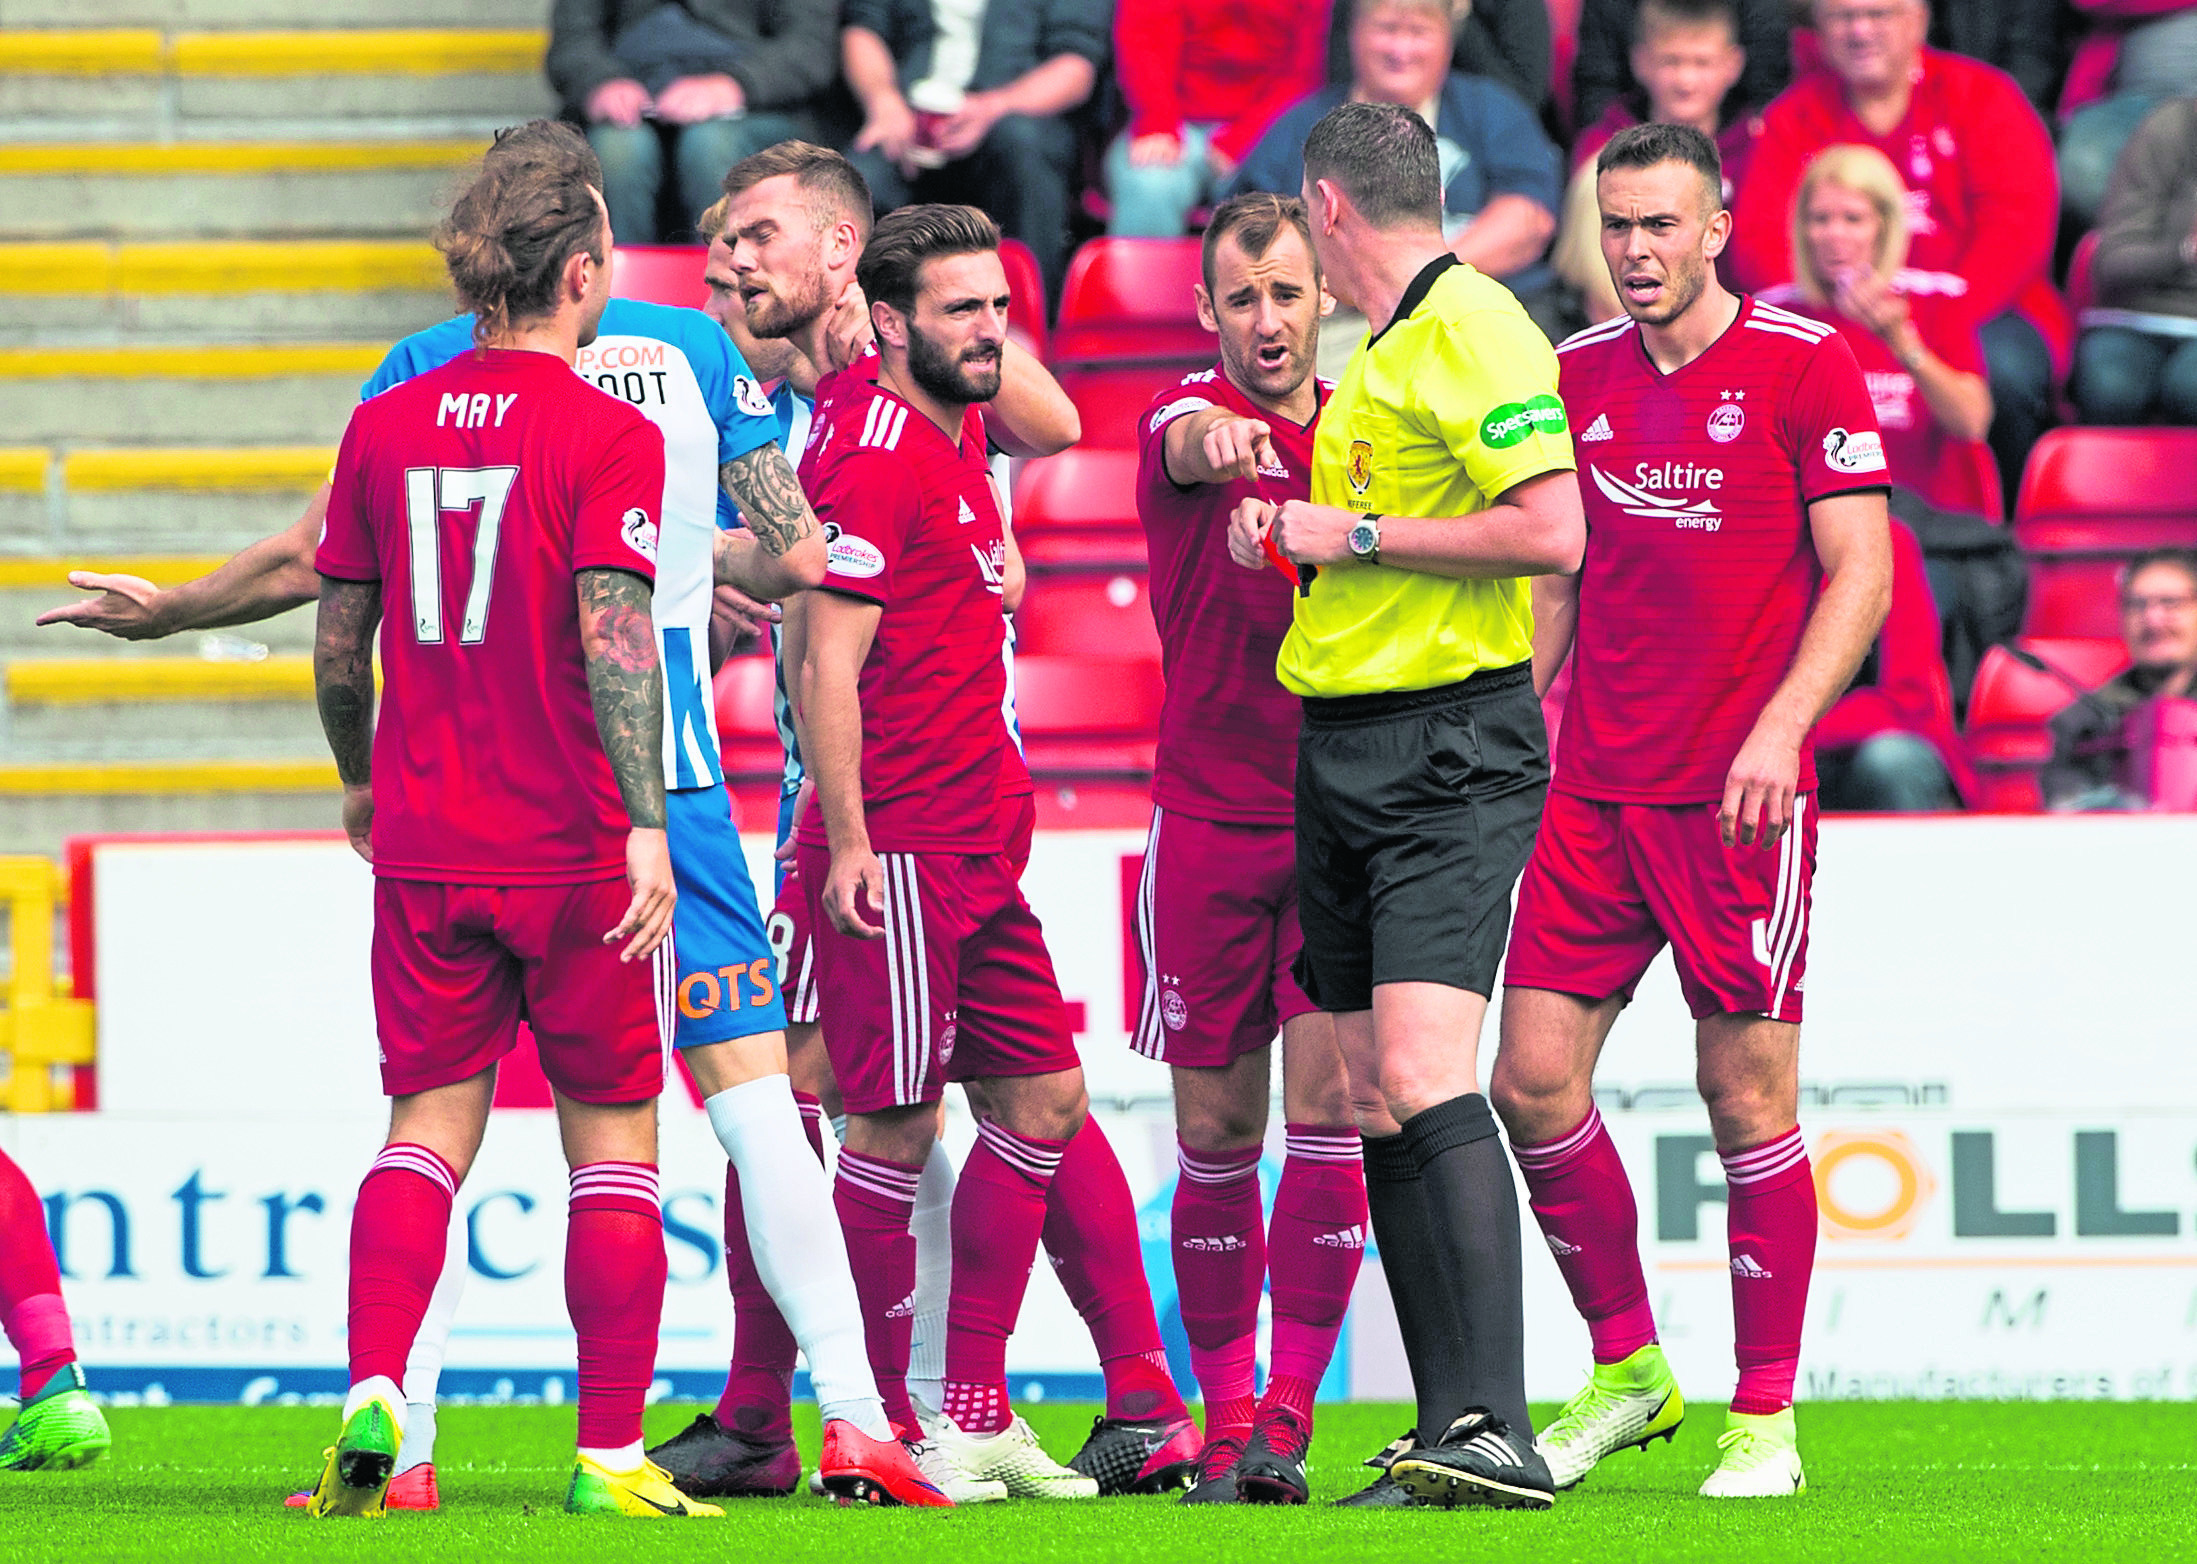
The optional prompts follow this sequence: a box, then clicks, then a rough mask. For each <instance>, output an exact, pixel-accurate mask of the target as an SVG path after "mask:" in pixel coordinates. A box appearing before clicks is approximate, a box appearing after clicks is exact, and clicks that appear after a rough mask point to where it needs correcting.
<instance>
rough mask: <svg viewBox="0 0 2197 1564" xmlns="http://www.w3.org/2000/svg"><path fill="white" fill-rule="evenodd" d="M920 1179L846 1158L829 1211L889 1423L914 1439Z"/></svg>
mask: <svg viewBox="0 0 2197 1564" xmlns="http://www.w3.org/2000/svg"><path fill="white" fill-rule="evenodd" d="M922 1177H923V1164H922V1163H920V1162H918V1163H915V1164H913V1165H912V1166H911V1165H910V1164H908V1163H905V1162H889V1161H887V1160H886V1159H885V1158H883V1157H871V1156H865V1155H864V1154H863V1153H861V1152H859V1151H845V1150H842V1151H841V1152H840V1153H839V1176H838V1177H837V1178H836V1179H835V1180H834V1181H833V1183H832V1203H833V1204H834V1205H835V1206H836V1207H837V1208H838V1210H839V1226H840V1229H841V1230H842V1231H843V1232H844V1233H845V1234H846V1235H847V1262H848V1264H849V1265H850V1266H852V1267H853V1269H854V1290H855V1295H856V1296H857V1297H858V1298H859V1299H860V1300H861V1303H862V1334H863V1339H864V1340H865V1341H866V1342H868V1344H869V1349H870V1372H871V1373H873V1374H875V1375H876V1376H877V1393H878V1395H879V1396H881V1397H882V1398H883V1399H884V1402H885V1415H886V1416H887V1417H889V1418H891V1419H892V1420H893V1421H894V1422H895V1423H898V1424H899V1425H900V1426H901V1427H902V1428H904V1429H906V1430H907V1431H908V1432H909V1433H911V1434H912V1433H914V1432H915V1431H916V1429H917V1426H918V1425H917V1423H916V1416H915V1408H914V1407H913V1406H911V1405H910V1404H909V1402H908V1338H909V1335H910V1333H911V1332H912V1331H913V1330H914V1328H915V1235H914V1234H913V1233H911V1232H909V1231H908V1219H909V1218H910V1217H912V1216H913V1215H914V1214H915V1186H916V1185H917V1183H919V1182H920V1181H921V1180H922ZM1025 1264H1027V1262H1025ZM956 1279H957V1280H958V1277H957V1278H956Z"/></svg>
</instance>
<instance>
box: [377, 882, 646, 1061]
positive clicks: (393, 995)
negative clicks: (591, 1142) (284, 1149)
mask: <svg viewBox="0 0 2197 1564" xmlns="http://www.w3.org/2000/svg"><path fill="white" fill-rule="evenodd" d="M632 900H633V894H632V892H631V891H630V890H629V889H628V888H627V886H626V882H625V879H624V877H623V876H620V877H619V878H617V879H614V880H594V881H590V882H588V883H586V884H584V885H510V886H500V885H449V884H443V883H441V882H434V881H426V880H384V879H377V880H375V881H374V947H373V956H372V971H373V978H374V1020H375V1024H376V1026H377V1027H378V1029H379V1030H380V1033H381V1086H382V1090H383V1091H385V1092H387V1093H388V1094H389V1095H390V1096H392V1097H402V1096H406V1095H409V1094H410V1093H412V1092H421V1091H427V1090H429V1089H430V1088H432V1087H436V1086H448V1085H450V1084H451V1083H452V1082H454V1081H463V1080H466V1079H469V1078H470V1077H472V1076H475V1075H478V1074H480V1073H481V1071H483V1070H485V1069H487V1068H488V1067H489V1066H490V1065H492V1064H494V1063H495V1062H496V1061H497V1060H499V1059H501V1058H502V1057H503V1056H504V1055H505V1054H507V1053H509V1052H510V1051H511V1048H512V1045H513V1044H514V1043H515V1042H516V1041H517V1040H518V1035H519V1019H520V1017H521V1016H522V1015H524V1016H525V1018H526V1020H527V1022H528V1023H529V1024H530V1025H531V1026H532V1027H533V1029H534V1041H535V1044H536V1046H537V1047H538V1048H539V1049H540V1051H541V1060H542V1073H543V1074H544V1075H546V1076H548V1077H549V1082H550V1084H551V1085H552V1086H554V1087H556V1088H557V1090H559V1091H560V1092H563V1093H564V1094H565V1095H566V1096H567V1097H570V1098H573V1099H574V1100H575V1101H578V1102H646V1101H648V1100H649V1099H650V1098H652V1097H655V1096H657V1095H658V1094H659V1093H661V1092H662V1091H663V1089H664V1071H665V1069H666V1068H667V1067H668V1065H669V1062H670V1052H671V1017H672V1014H673V1012H672V1008H671V1006H672V996H671V985H672V981H673V974H674V972H675V971H676V968H675V966H674V964H673V953H672V948H671V941H670V940H668V939H667V940H665V941H664V942H663V944H661V945H659V946H657V947H656V950H655V953H654V954H653V955H651V956H650V957H649V958H648V959H647V960H646V961H633V962H624V961H620V960H619V959H618V952H619V950H620V949H622V948H623V943H622V942H621V943H620V944H618V945H605V944H604V943H603V935H604V934H605V933H606V932H608V931H609V930H611V929H614V928H616V927H617V926H618V920H619V919H620V918H622V917H624V916H625V911H626V908H627V906H628V905H630V904H631V902H632Z"/></svg>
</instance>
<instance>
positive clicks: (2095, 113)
mask: <svg viewBox="0 0 2197 1564" xmlns="http://www.w3.org/2000/svg"><path fill="white" fill-rule="evenodd" d="M2075 7H2076V9H2077V10H2079V11H2082V12H2083V13H2084V14H2085V15H2087V16H2090V17H2093V18H2095V19H2096V21H2097V23H2098V24H2099V31H2098V34H2097V35H2094V36H2102V37H2106V38H2110V39H2113V40H2114V42H2113V43H2112V44H2111V45H2110V47H2111V48H2112V50H2113V56H2112V60H2113V63H2112V67H2111V76H2110V87H2111V90H2110V94H2109V95H2108V96H2106V97H2104V98H2100V99H2098V100H2097V101H2095V102H2091V103H2085V104H2083V105H2082V106H2081V107H2080V108H2078V109H2076V110H2075V111H2074V112H2073V113H2072V114H2070V115H2069V116H2068V119H2067V125H2066V127H2065V128H2064V129H2063V130H2062V131H2061V132H2060V199H2061V201H2062V202H2063V204H2064V205H2065V206H2066V208H2067V215H2068V219H2069V221H2070V222H2071V223H2072V224H2073V225H2074V227H2075V228H2077V229H2078V230H2079V229H2086V228H2090V227H2094V226H2095V225H2096V223H2097V222H2098V218H2099V208H2100V206H2101V205H2102V204H2103V202H2104V200H2105V193H2106V186H2107V185H2108V184H2109V183H2110V182H2111V180H2112V177H2113V165H2114V162H2115V160H2116V159H2118V158H2119V157H2120V154H2121V147H2122V146H2123V145H2124V144H2125V143H2126V142H2127V140H2128V138H2129V137H2130V136H2131V135H2133V134H2134V133H2135V130H2136V127H2137V126H2138V125H2140V124H2142V123H2143V119H2144V116H2145V115H2147V114H2149V113H2150V112H2151V111H2152V110H2153V109H2155V108H2157V107H2158V106H2159V105H2160V104H2161V103H2163V102H2165V101H2166V100H2167V99H2168V98H2186V97H2190V96H2192V95H2193V94H2197V0H2075Z"/></svg>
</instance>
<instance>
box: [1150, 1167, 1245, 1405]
mask: <svg viewBox="0 0 2197 1564" xmlns="http://www.w3.org/2000/svg"><path fill="white" fill-rule="evenodd" d="M1175 1160H1176V1163H1177V1165H1178V1167H1179V1168H1180V1169H1181V1174H1180V1176H1179V1177H1178V1178H1177V1179H1176V1180H1175V1203H1174V1209H1173V1212H1172V1216H1171V1224H1172V1227H1173V1230H1174V1232H1173V1236H1174V1244H1173V1248H1174V1251H1175V1293H1176V1296H1177V1298H1178V1299H1179V1301H1180V1305H1181V1309H1182V1324H1183V1331H1184V1333H1185V1334H1186V1335H1188V1336H1189V1338H1190V1370H1191V1372H1192V1373H1193V1374H1195V1375H1197V1378H1198V1391H1199V1393H1200V1394H1201V1395H1203V1396H1204V1397H1205V1437H1206V1438H1208V1439H1218V1438H1221V1437H1222V1436H1224V1435H1229V1434H1234V1435H1236V1436H1238V1437H1241V1436H1242V1435H1243V1434H1245V1433H1247V1432H1248V1431H1249V1430H1250V1427H1251V1418H1252V1414H1253V1411H1254V1409H1255V1405H1256V1404H1255V1402H1254V1401H1253V1399H1252V1387H1253V1383H1254V1379H1253V1376H1254V1373H1255V1371H1256V1363H1257V1356H1258V1330H1259V1289H1260V1287H1261V1286H1262V1285H1263V1284H1264V1283H1265V1280H1266V1223H1265V1213H1264V1211H1263V1210H1262V1209H1261V1207H1260V1203H1259V1148H1258V1147H1256V1146H1246V1147H1245V1148H1244V1149H1243V1150H1241V1151H1195V1150H1192V1149H1191V1148H1190V1147H1188V1146H1184V1145H1181V1144H1179V1143H1178V1144H1177V1146H1176V1151H1175Z"/></svg>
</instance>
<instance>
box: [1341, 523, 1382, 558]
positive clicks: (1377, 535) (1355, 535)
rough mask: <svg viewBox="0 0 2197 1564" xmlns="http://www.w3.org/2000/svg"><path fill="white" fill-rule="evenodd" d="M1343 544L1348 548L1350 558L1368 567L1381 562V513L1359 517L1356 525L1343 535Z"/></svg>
mask: <svg viewBox="0 0 2197 1564" xmlns="http://www.w3.org/2000/svg"><path fill="white" fill-rule="evenodd" d="M1343 542H1344V543H1345V544H1347V545H1348V546H1349V548H1350V557H1351V558H1353V559H1356V560H1361V561H1363V562H1364V563H1366V564H1368V565H1378V564H1379V563H1380V562H1381V513H1380V512H1379V511H1375V512H1373V513H1372V514H1371V515H1367V516H1360V517H1359V518H1358V521H1357V524H1356V525H1355V526H1353V527H1352V528H1351V529H1350V530H1349V531H1348V532H1346V533H1344V534H1343Z"/></svg>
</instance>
